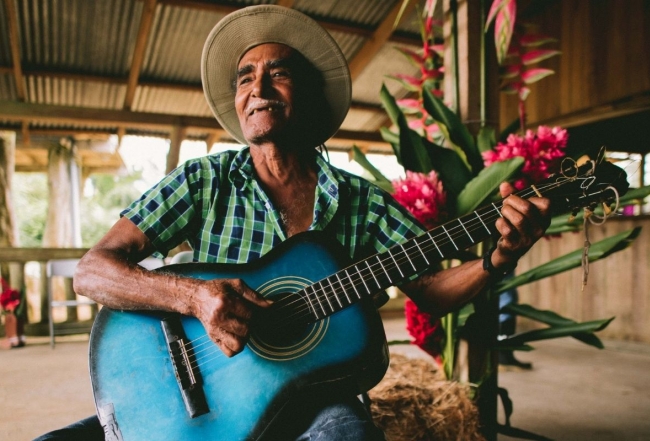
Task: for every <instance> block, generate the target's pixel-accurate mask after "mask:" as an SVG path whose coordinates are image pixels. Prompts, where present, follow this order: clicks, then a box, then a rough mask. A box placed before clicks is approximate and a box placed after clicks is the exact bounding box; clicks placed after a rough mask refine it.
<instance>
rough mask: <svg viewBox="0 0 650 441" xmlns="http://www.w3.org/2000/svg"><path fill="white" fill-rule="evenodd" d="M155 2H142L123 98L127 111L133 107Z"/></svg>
mask: <svg viewBox="0 0 650 441" xmlns="http://www.w3.org/2000/svg"><path fill="white" fill-rule="evenodd" d="M156 2H157V0H144V7H143V9H142V16H141V17H140V28H139V29H138V37H137V39H136V42H135V49H134V51H133V61H132V62H131V70H130V71H129V80H128V82H127V87H126V96H125V98H124V109H126V110H129V109H131V106H132V105H133V98H134V97H135V89H136V87H137V86H138V79H139V78H140V71H141V70H142V63H143V61H144V54H145V51H146V49H147V41H148V40H149V34H150V33H151V25H152V24H153V18H154V15H155V13H156Z"/></svg>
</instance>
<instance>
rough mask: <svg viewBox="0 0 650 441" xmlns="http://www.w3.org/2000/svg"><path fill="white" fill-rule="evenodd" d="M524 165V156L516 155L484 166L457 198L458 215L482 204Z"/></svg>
mask: <svg viewBox="0 0 650 441" xmlns="http://www.w3.org/2000/svg"><path fill="white" fill-rule="evenodd" d="M523 165H524V158H521V157H515V158H512V159H509V160H507V161H501V162H495V163H493V164H492V165H490V166H489V167H486V168H484V169H483V170H481V172H480V173H479V174H478V176H477V177H475V178H474V179H472V180H471V181H469V182H468V183H467V185H466V186H465V188H464V189H463V191H462V192H461V193H460V194H459V195H458V199H457V200H456V215H458V216H462V215H464V214H467V213H469V212H471V211H473V210H475V209H476V208H477V207H478V206H480V205H481V203H482V202H483V201H485V199H486V198H488V197H489V196H491V195H492V194H493V193H494V192H495V191H496V190H497V189H498V188H499V185H500V184H501V183H502V182H504V181H507V180H508V179H510V178H511V177H512V176H514V175H515V174H516V173H517V172H518V171H519V170H520V169H521V167H522V166H523Z"/></svg>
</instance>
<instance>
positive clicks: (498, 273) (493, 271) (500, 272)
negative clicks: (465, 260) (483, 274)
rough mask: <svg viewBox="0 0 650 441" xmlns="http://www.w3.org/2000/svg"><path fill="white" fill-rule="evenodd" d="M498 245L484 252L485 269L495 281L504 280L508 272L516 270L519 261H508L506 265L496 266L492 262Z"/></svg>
mask: <svg viewBox="0 0 650 441" xmlns="http://www.w3.org/2000/svg"><path fill="white" fill-rule="evenodd" d="M496 249H497V246H496V245H494V246H493V247H492V248H490V249H489V250H487V251H486V252H485V254H483V270H485V271H487V273H488V274H490V279H491V280H492V281H493V282H498V281H500V280H502V279H503V278H504V277H505V276H506V275H507V274H509V273H511V272H512V271H514V269H515V268H517V262H516V261H515V262H511V263H507V264H505V265H499V266H498V267H496V266H494V264H493V263H492V254H494V252H495V251H496Z"/></svg>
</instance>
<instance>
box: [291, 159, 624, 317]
mask: <svg viewBox="0 0 650 441" xmlns="http://www.w3.org/2000/svg"><path fill="white" fill-rule="evenodd" d="M627 186H628V184H627V178H626V174H625V172H624V171H623V170H622V169H620V168H619V167H616V166H614V165H613V164H611V163H608V162H604V163H602V164H600V165H598V166H597V167H595V166H594V165H593V163H591V162H589V163H587V164H585V165H583V166H581V167H576V166H575V164H573V163H570V164H569V165H568V166H566V167H565V168H564V170H563V171H562V173H560V174H557V175H553V176H551V177H549V178H548V179H547V180H546V181H544V182H542V183H539V184H537V186H531V187H529V188H526V189H524V190H521V191H519V192H516V193H515V194H516V195H517V196H519V197H522V198H524V199H527V198H530V197H532V196H543V197H548V198H550V199H551V200H552V201H553V203H552V208H553V212H554V213H561V212H567V211H570V210H575V209H578V208H580V207H585V206H589V205H590V204H594V203H600V202H604V201H608V200H611V199H612V197H613V196H614V195H615V194H616V195H618V194H619V193H620V194H622V193H624V192H625V191H626V190H627ZM613 188H614V191H612V189H613ZM502 207H503V199H502V200H500V201H498V202H493V203H491V204H488V205H486V206H483V207H481V208H479V209H478V210H476V211H473V212H471V213H469V214H466V215H464V216H462V217H460V218H458V219H454V220H452V221H449V222H447V223H445V224H443V225H441V226H439V227H436V228H434V229H432V230H430V231H428V232H427V233H425V234H423V235H421V236H418V237H416V238H413V239H410V240H408V241H406V242H404V243H402V244H399V245H396V246H393V247H392V248H390V249H388V250H387V251H385V252H383V253H379V254H375V255H374V256H371V257H369V258H367V259H364V260H361V261H359V262H357V263H355V264H353V265H350V266H349V267H347V268H345V269H343V270H341V271H338V272H336V273H335V274H332V275H331V276H329V277H326V278H325V279H322V280H320V281H318V282H316V283H315V284H313V285H310V286H308V287H306V288H304V289H303V290H302V291H300V292H299V294H300V295H301V297H302V298H303V299H305V302H306V303H307V308H306V309H308V311H309V312H308V313H307V315H308V316H309V317H308V318H306V320H308V321H312V322H313V321H316V320H321V319H323V318H325V317H328V316H330V315H332V314H334V313H336V312H338V311H340V310H342V309H343V308H346V307H347V306H349V305H351V304H353V303H356V302H358V301H360V300H362V299H364V298H368V297H370V296H372V295H373V294H375V293H377V292H379V291H381V290H384V289H386V288H388V287H390V286H395V285H400V284H401V283H404V282H406V281H407V280H409V279H410V278H411V277H413V276H415V275H418V274H421V273H423V272H424V271H426V270H428V269H429V268H431V267H432V266H433V265H434V264H436V263H438V262H440V261H442V260H445V259H449V258H451V257H453V256H454V254H455V253H457V252H459V251H461V250H464V249H466V248H469V247H471V246H472V245H476V244H477V243H479V242H482V241H483V240H485V239H487V238H488V237H490V236H492V235H493V234H494V233H495V232H496V227H495V223H496V221H497V219H498V218H499V217H502V216H501V209H502ZM291 305H294V306H293V307H294V308H296V309H298V308H302V309H303V311H302V313H301V314H296V315H297V316H301V317H305V314H304V309H305V305H304V303H302V304H300V303H297V302H294V303H292V304H291ZM284 306H287V305H284Z"/></svg>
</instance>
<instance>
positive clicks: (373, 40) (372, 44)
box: [350, 2, 416, 80]
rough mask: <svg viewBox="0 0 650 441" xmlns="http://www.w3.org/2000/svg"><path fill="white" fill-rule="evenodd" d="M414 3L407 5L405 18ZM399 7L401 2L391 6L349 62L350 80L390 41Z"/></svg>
mask: <svg viewBox="0 0 650 441" xmlns="http://www.w3.org/2000/svg"><path fill="white" fill-rule="evenodd" d="M415 3H416V2H409V3H408V6H407V7H406V9H405V10H404V15H405V16H407V15H408V14H410V13H411V11H412V10H413V8H414V7H415ZM401 7H402V3H401V2H397V3H396V4H395V6H393V8H392V9H391V10H390V12H389V13H388V15H387V16H386V17H385V18H384V19H383V20H382V22H381V23H380V24H379V26H377V29H376V30H375V31H374V32H373V33H372V35H371V36H370V37H369V38H368V40H366V42H365V43H364V45H363V47H362V48H361V49H360V50H359V52H358V53H357V55H355V57H354V58H353V59H352V60H351V61H350V74H351V75H352V80H354V79H355V78H357V77H358V76H359V75H360V74H361V72H362V71H363V69H365V68H366V66H367V65H368V63H370V61H371V60H372V59H373V57H374V56H375V55H377V53H378V52H379V51H380V50H381V48H382V47H383V46H384V44H385V43H386V42H387V41H388V40H389V39H390V36H391V35H392V33H393V29H394V24H395V20H396V19H397V15H398V14H399V11H400V8H401Z"/></svg>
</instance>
